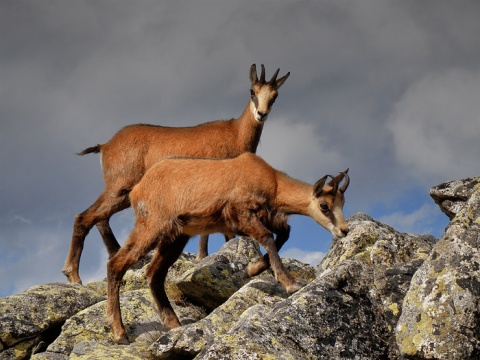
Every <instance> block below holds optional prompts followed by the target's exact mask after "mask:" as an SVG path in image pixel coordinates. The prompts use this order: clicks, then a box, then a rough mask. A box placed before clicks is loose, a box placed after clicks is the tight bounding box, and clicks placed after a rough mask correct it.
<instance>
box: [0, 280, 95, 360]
mask: <svg viewBox="0 0 480 360" xmlns="http://www.w3.org/2000/svg"><path fill="white" fill-rule="evenodd" d="M103 299H104V297H103V296H101V295H99V294H98V293H96V292H94V291H92V290H90V289H88V288H86V287H83V286H81V285H72V284H65V283H52V284H46V285H39V286H34V287H32V288H30V289H28V290H26V291H24V292H23V293H20V294H18V295H12V296H8V297H5V298H2V299H0V309H1V312H0V341H1V343H2V344H3V345H2V346H3V347H4V351H3V352H0V357H2V356H4V355H5V354H4V352H5V351H6V349H8V348H12V347H14V348H15V349H14V352H15V357H16V358H18V359H22V358H28V357H29V356H30V354H31V352H32V351H33V349H34V348H38V347H40V349H39V350H41V347H42V346H44V347H46V345H47V344H48V343H50V342H52V341H53V340H54V339H55V337H56V336H58V334H59V333H60V328H61V326H62V324H63V323H64V322H65V321H66V320H67V319H68V318H70V317H71V316H72V315H74V314H75V313H77V312H78V311H80V310H82V309H84V308H86V307H88V306H90V305H92V304H95V303H97V302H99V301H102V300H103Z"/></svg>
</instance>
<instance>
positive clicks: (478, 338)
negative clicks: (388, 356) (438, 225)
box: [396, 178, 480, 359]
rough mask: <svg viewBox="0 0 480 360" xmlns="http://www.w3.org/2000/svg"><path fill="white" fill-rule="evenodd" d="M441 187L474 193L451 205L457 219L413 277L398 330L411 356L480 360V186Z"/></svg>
mask: <svg viewBox="0 0 480 360" xmlns="http://www.w3.org/2000/svg"><path fill="white" fill-rule="evenodd" d="M459 184H461V185H459ZM437 188H439V189H442V191H443V192H444V193H452V194H458V193H459V192H460V193H461V194H462V195H461V196H462V197H463V196H466V195H465V194H470V195H469V198H468V200H467V201H466V202H464V203H463V204H462V203H461V202H460V201H459V202H457V204H456V205H455V206H450V207H449V211H450V212H451V218H452V221H451V222H450V224H449V226H448V227H447V230H446V232H445V234H444V236H443V237H442V238H441V239H440V240H439V241H438V243H437V244H436V245H435V247H434V249H433V251H432V252H431V254H430V256H429V257H428V258H427V259H426V260H425V262H424V263H423V265H422V266H421V267H420V268H419V269H418V271H417V272H416V273H415V275H414V276H413V279H412V282H411V285H410V289H409V291H408V293H407V295H406V297H405V301H404V304H403V312H402V315H401V317H400V320H399V321H398V324H397V327H396V332H397V335H396V336H397V343H398V347H399V349H400V351H401V354H402V355H403V356H404V357H406V358H415V359H417V358H418V359H431V358H437V359H478V358H480V182H479V179H478V178H476V179H467V180H463V181H460V182H450V183H446V184H444V185H440V186H438V187H437ZM459 188H460V190H459Z"/></svg>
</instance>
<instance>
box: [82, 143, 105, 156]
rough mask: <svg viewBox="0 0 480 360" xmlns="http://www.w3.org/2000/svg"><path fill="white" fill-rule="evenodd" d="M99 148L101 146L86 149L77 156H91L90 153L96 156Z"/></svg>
mask: <svg viewBox="0 0 480 360" xmlns="http://www.w3.org/2000/svg"><path fill="white" fill-rule="evenodd" d="M100 147H101V145H100V144H98V145H96V146H92V147H89V148H86V149H85V150H83V151H80V152H78V153H77V155H85V154H91V153H95V154H97V153H99V152H100Z"/></svg>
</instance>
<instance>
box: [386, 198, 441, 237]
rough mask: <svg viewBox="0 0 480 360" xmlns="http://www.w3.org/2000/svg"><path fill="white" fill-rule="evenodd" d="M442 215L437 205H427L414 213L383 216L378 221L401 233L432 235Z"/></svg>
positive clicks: (400, 212)
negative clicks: (435, 224) (436, 222)
mask: <svg viewBox="0 0 480 360" xmlns="http://www.w3.org/2000/svg"><path fill="white" fill-rule="evenodd" d="M440 215H441V213H440V212H439V211H438V206H437V205H435V204H432V203H425V204H423V205H422V206H421V207H420V208H418V209H416V210H413V211H412V212H404V211H396V212H394V213H391V214H387V215H385V216H381V217H379V219H378V220H379V221H381V222H383V223H385V224H387V225H390V226H391V227H393V228H394V229H396V230H398V231H401V232H407V233H415V234H431V233H432V232H433V230H434V229H433V225H434V223H435V221H436V220H437V218H438V217H439V216H440Z"/></svg>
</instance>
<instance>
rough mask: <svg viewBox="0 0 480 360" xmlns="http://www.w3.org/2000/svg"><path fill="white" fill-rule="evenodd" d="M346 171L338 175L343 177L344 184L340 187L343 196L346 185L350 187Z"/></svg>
mask: <svg viewBox="0 0 480 360" xmlns="http://www.w3.org/2000/svg"><path fill="white" fill-rule="evenodd" d="M347 173H348V169H347V170H345V171H342V172H341V173H340V174H343V175H344V177H345V182H344V183H343V185H342V186H341V187H340V189H339V190H340V192H341V193H342V194H343V193H344V192H345V191H346V190H347V188H348V185H350V176H348V174H347Z"/></svg>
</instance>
